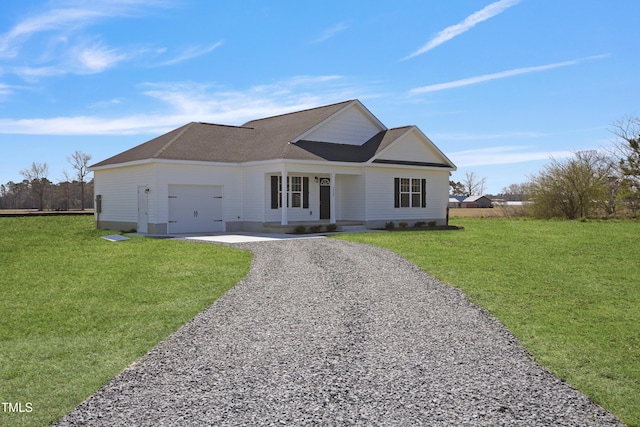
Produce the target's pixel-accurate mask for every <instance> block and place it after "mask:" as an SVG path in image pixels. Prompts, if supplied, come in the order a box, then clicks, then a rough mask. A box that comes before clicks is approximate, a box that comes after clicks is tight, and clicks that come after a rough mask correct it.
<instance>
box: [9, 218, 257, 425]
mask: <svg viewBox="0 0 640 427" xmlns="http://www.w3.org/2000/svg"><path fill="white" fill-rule="evenodd" d="M106 234H113V233H110V232H108V231H98V230H95V229H93V218H92V217H86V216H82V217H60V216H59V217H35V218H0V313H2V316H0V401H1V402H6V403H11V404H12V406H8V405H3V406H0V425H7V426H9V425H10V426H27V425H28V426H42V425H47V424H51V423H54V422H55V421H57V420H58V419H59V418H60V417H62V416H63V415H65V414H66V413H67V412H69V411H70V410H72V409H73V408H74V407H75V406H76V405H78V404H79V403H80V402H82V401H83V400H84V399H86V398H87V397H88V396H89V395H91V394H92V393H93V392H94V391H96V390H97V389H98V388H99V387H100V386H102V385H103V384H105V383H106V382H107V381H108V380H109V379H111V378H112V377H113V376H115V375H116V374H117V373H119V372H120V371H121V370H122V369H124V368H125V367H126V366H128V365H129V364H130V363H132V362H133V361H134V360H136V359H137V358H138V357H140V356H141V355H143V354H144V353H146V352H147V351H148V350H149V349H150V348H151V347H153V346H154V345H155V344H157V343H158V342H159V341H161V340H162V339H164V338H165V337H166V336H167V335H168V334H170V333H171V332H173V331H175V330H176V329H177V328H179V327H180V326H181V325H183V324H184V323H186V322H187V321H188V320H189V319H190V318H192V317H193V316H194V315H196V314H197V313H199V312H200V311H202V310H203V309H204V308H205V307H207V306H209V305H210V304H211V303H212V302H213V301H215V300H216V299H217V298H219V297H220V296H221V295H223V294H224V293H225V292H226V291H227V290H228V289H229V288H231V287H232V286H233V285H234V284H235V283H236V282H238V281H239V280H240V279H241V278H242V277H243V276H244V275H245V274H246V273H247V271H248V269H249V264H250V259H251V255H250V254H249V253H247V252H243V251H240V250H235V249H232V248H228V247H223V246H218V245H208V244H195V243H194V244H190V243H185V242H179V241H172V240H160V239H149V238H142V237H133V238H132V240H129V241H125V242H109V241H106V240H104V239H101V238H100V236H101V235H106ZM18 404H19V406H18ZM27 404H28V405H27ZM29 409H31V410H29Z"/></svg>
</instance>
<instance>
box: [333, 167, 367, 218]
mask: <svg viewBox="0 0 640 427" xmlns="http://www.w3.org/2000/svg"><path fill="white" fill-rule="evenodd" d="M365 200H366V199H365V185H364V178H363V177H362V176H360V175H338V176H336V203H337V206H336V219H337V220H344V221H363V220H364V219H365V206H366V205H365Z"/></svg>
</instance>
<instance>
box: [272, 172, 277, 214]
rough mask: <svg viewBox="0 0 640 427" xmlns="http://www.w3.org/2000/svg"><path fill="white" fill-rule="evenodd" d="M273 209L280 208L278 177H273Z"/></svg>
mask: <svg viewBox="0 0 640 427" xmlns="http://www.w3.org/2000/svg"><path fill="white" fill-rule="evenodd" d="M271 209H278V177H277V176H272V177H271Z"/></svg>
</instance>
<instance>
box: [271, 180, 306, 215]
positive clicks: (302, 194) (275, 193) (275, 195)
mask: <svg viewBox="0 0 640 427" xmlns="http://www.w3.org/2000/svg"><path fill="white" fill-rule="evenodd" d="M294 179H295V180H296V181H297V180H299V182H297V183H294ZM294 186H295V187H296V188H299V189H297V190H295V191H294V190H293V188H294ZM295 195H298V198H297V200H296V201H298V203H296V204H297V205H298V204H299V206H292V205H293V202H294V196H295ZM286 206H287V208H292V209H309V177H307V176H302V175H287V193H286ZM281 208H282V175H271V209H281Z"/></svg>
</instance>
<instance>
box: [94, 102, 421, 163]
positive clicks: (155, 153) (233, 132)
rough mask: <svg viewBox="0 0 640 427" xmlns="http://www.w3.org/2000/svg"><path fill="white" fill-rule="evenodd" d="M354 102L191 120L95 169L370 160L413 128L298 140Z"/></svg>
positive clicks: (108, 160) (109, 159)
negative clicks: (231, 121) (163, 163)
mask: <svg viewBox="0 0 640 427" xmlns="http://www.w3.org/2000/svg"><path fill="white" fill-rule="evenodd" d="M352 102H353V100H350V101H345V102H341V103H337V104H332V105H327V106H324V107H318V108H313V109H309V110H304V111H298V112H294V113H289V114H283V115H279V116H274V117H268V118H264V119H259V120H252V121H249V122H247V123H245V124H244V125H242V126H226V125H217V124H209V123H196V122H191V123H188V124H186V125H184V126H182V127H180V128H177V129H174V130H172V131H170V132H168V133H166V134H164V135H161V136H159V137H157V138H154V139H152V140H150V141H148V142H145V143H143V144H141V145H138V146H137V147H134V148H132V149H130V150H127V151H124V152H122V153H120V154H117V155H115V156H113V157H111V158H108V159H106V160H103V161H101V162H99V163H96V164H95V165H93V166H92V168H95V167H101V166H107V165H115V164H120V163H128V162H134V161H141V160H147V159H166V160H197V161H205V162H224V163H240V162H249V161H260V160H272V159H289V160H326V161H336V162H359V163H361V162H366V161H368V160H369V159H371V158H372V157H373V156H375V155H376V154H377V153H379V152H380V151H381V150H383V149H384V148H385V147H387V146H388V145H389V144H391V143H392V142H393V141H395V140H396V139H397V138H398V137H400V136H401V135H402V134H403V133H404V132H406V131H407V130H408V129H409V127H402V128H395V129H388V130H384V131H381V132H379V133H378V134H376V135H375V136H373V137H372V138H371V139H370V140H369V141H367V142H366V143H365V144H363V145H361V146H357V145H348V144H334V143H327V142H314V141H298V142H296V143H294V144H292V143H290V141H292V140H293V139H295V138H296V137H298V136H300V135H302V134H303V133H304V132H306V131H307V130H309V129H311V128H313V127H314V126H316V125H318V124H319V123H321V122H322V121H324V120H326V119H327V118H329V117H331V116H332V115H333V114H335V113H337V112H338V111H340V110H341V109H343V108H344V107H346V106H347V105H349V104H350V103H352Z"/></svg>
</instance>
